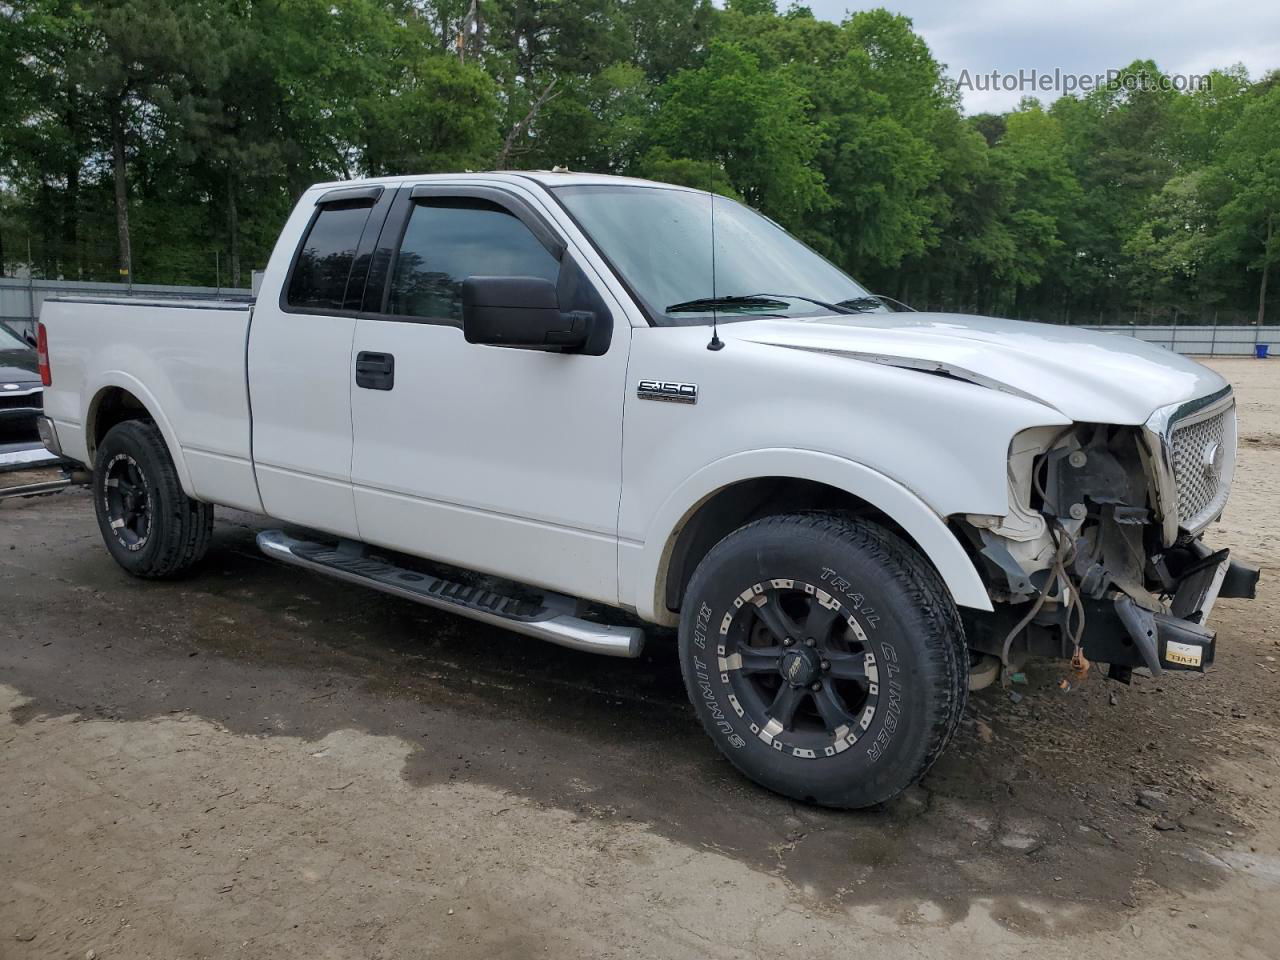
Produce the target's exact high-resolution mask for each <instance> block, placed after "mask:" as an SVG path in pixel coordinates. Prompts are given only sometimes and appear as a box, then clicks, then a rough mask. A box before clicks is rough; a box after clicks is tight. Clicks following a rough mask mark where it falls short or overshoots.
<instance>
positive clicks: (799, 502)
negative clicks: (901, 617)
mask: <svg viewBox="0 0 1280 960" xmlns="http://www.w3.org/2000/svg"><path fill="white" fill-rule="evenodd" d="M806 510H827V511H831V512H839V513H845V514H852V515H854V516H859V517H865V518H867V519H869V520H874V521H875V522H876V523H878V524H880V525H881V526H883V527H885V528H886V529H889V530H892V531H893V532H894V533H896V534H897V535H898V536H899V537H901V538H902V539H903V540H904V541H905V542H906V543H908V544H910V545H911V546H912V547H913V548H915V550H916V551H917V552H918V553H920V555H921V556H922V557H924V553H923V551H921V550H920V547H919V544H917V543H916V542H915V540H914V539H913V538H912V537H911V535H910V534H908V533H907V531H906V530H904V529H903V528H902V527H901V526H900V525H899V524H898V523H897V522H895V521H894V520H893V518H891V517H890V516H889V515H888V514H886V513H885V512H884V511H882V510H879V509H877V508H876V507H874V506H872V505H871V504H869V503H867V502H866V501H865V500H863V499H861V498H860V497H855V496H854V495H853V494H851V493H849V492H848V491H847V490H841V489H840V488H839V487H832V486H829V485H827V484H825V483H818V482H817V481H814V480H803V479H798V478H793V477H760V478H757V479H754V480H743V481H741V482H739V483H735V484H731V485H730V486H727V487H724V488H722V489H720V490H717V491H716V492H715V493H713V494H712V495H711V496H709V497H708V498H707V499H705V500H704V501H703V502H702V503H700V504H699V505H698V506H697V507H695V508H694V509H693V511H692V512H691V514H690V515H689V517H688V518H687V519H686V520H685V522H684V524H683V525H682V526H681V527H680V528H679V531H678V532H677V533H676V534H675V536H674V542H673V543H672V545H671V547H670V548H669V551H668V555H667V565H666V573H665V589H664V595H663V598H662V599H663V602H664V604H665V606H666V608H667V609H668V610H670V611H672V612H673V613H674V612H676V611H678V610H679V609H680V605H681V603H682V602H683V600H684V593H685V590H686V588H687V587H688V586H689V580H690V579H691V578H692V577H693V571H694V570H696V569H697V567H698V564H699V563H701V562H702V558H703V557H705V556H706V555H707V554H708V553H709V552H710V551H711V548H712V547H714V546H715V545H716V544H717V543H719V542H720V541H721V540H723V539H724V538H725V537H727V536H728V535H729V534H730V533H732V532H733V531H734V530H737V529H738V528H739V527H741V526H744V525H745V524H748V523H751V522H753V521H755V520H759V519H762V518H763V517H771V516H777V515H779V514H784V513H798V512H801V511H806ZM925 560H926V561H928V558H927V557H925Z"/></svg>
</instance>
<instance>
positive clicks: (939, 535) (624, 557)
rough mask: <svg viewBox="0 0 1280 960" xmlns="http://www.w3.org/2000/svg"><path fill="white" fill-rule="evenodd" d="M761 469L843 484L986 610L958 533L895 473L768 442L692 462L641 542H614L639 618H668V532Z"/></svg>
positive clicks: (961, 598)
mask: <svg viewBox="0 0 1280 960" xmlns="http://www.w3.org/2000/svg"><path fill="white" fill-rule="evenodd" d="M765 477H781V478H789V479H796V480H811V481H815V482H818V483H823V484H826V485H827V486H830V487H835V488H837V489H840V490H844V491H846V492H847V493H850V494H852V495H853V496H855V497H857V498H859V499H861V500H864V501H866V502H867V503H869V504H870V505H871V506H873V507H875V508H876V509H878V510H880V511H882V512H883V513H884V514H886V515H887V516H889V517H891V518H892V519H893V520H894V521H895V522H896V523H897V524H899V525H900V526H901V527H902V529H903V530H905V531H906V532H907V533H908V534H909V535H910V537H911V539H912V540H914V541H915V545H916V547H917V548H919V550H920V551H921V552H922V553H923V554H924V555H925V557H926V558H928V560H929V561H930V562H931V563H932V564H933V566H934V568H935V569H936V570H937V571H938V574H939V576H941V577H942V581H943V583H945V584H946V586H947V589H948V590H950V591H951V597H952V599H953V600H954V601H955V602H956V605H957V606H961V607H972V608H974V609H977V610H991V609H992V606H991V598H990V597H989V596H987V589H986V587H985V586H984V585H983V583H982V578H981V577H979V575H978V571H977V570H976V569H975V568H974V565H973V562H972V561H971V560H970V559H969V556H968V554H966V553H965V551H964V548H963V547H962V546H961V545H960V541H959V540H957V539H956V537H955V535H954V534H953V533H952V532H951V531H950V530H949V529H948V528H947V525H946V523H945V522H944V520H943V518H942V517H941V516H939V515H938V514H937V513H936V512H934V511H933V510H932V509H931V508H930V507H929V506H928V505H927V504H926V503H925V502H924V501H923V500H921V499H920V498H919V497H918V496H916V495H915V494H914V493H912V492H911V491H910V490H909V489H907V488H906V487H905V486H903V485H902V484H900V483H898V482H897V481H896V480H893V479H890V478H889V477H886V476H885V475H884V474H881V473H877V472H876V471H875V470H872V469H870V468H869V467H864V466H862V465H861V464H858V463H854V462H853V461H851V460H845V459H842V458H841V457H836V456H832V455H831V454H827V453H818V452H816V451H811V450H795V449H785V448H775V449H766V450H753V451H750V452H746V453H737V454H733V455H731V456H728V457H724V458H723V459H721V460H717V461H715V462H713V463H710V464H708V465H707V466H705V467H703V468H702V469H700V470H699V471H698V472H697V473H695V474H693V475H692V476H690V477H689V478H687V479H686V480H685V481H684V482H683V483H682V484H680V486H679V487H677V488H676V489H675V490H674V491H673V492H672V493H671V494H670V495H669V496H668V497H667V498H666V500H665V501H664V502H663V504H662V506H661V507H660V508H659V509H658V512H657V514H656V515H655V516H654V517H653V518H652V520H651V521H650V523H649V525H648V528H647V532H646V536H645V540H644V542H643V543H642V544H632V545H628V544H627V543H626V542H625V541H624V542H623V544H622V550H621V556H620V558H619V559H620V570H619V572H620V579H621V581H622V582H621V584H620V586H621V587H622V590H621V592H622V595H623V596H624V597H626V596H627V595H630V596H632V597H633V598H634V604H635V609H636V612H637V613H638V614H639V615H640V616H641V617H643V618H644V619H646V620H651V621H654V622H657V623H670V622H672V616H671V613H670V611H668V610H667V609H666V606H665V603H664V599H663V598H664V595H665V581H666V569H667V562H668V559H669V554H670V551H671V547H672V545H673V544H674V542H675V536H676V534H677V533H678V532H679V531H680V529H681V528H682V527H683V526H684V525H685V523H687V522H688V520H689V518H690V517H691V516H693V514H694V513H695V511H696V510H697V509H698V508H699V507H700V506H701V505H702V504H703V503H704V502H705V501H706V500H707V498H709V497H710V496H712V495H713V494H715V493H716V492H717V491H719V490H722V489H724V488H726V487H728V486H731V485H733V484H735V483H740V482H742V481H745V480H755V479H760V478H765Z"/></svg>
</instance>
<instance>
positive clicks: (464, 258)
mask: <svg viewBox="0 0 1280 960" xmlns="http://www.w3.org/2000/svg"><path fill="white" fill-rule="evenodd" d="M559 272H560V262H559V261H558V260H556V258H555V257H553V256H552V255H551V254H550V253H548V252H547V248H546V247H544V246H543V245H542V244H541V243H539V242H538V239H537V238H536V237H535V236H534V235H533V234H532V233H530V232H529V228H528V227H526V226H525V225H524V224H523V223H521V222H520V220H519V219H518V218H517V217H516V216H515V215H514V214H511V213H509V212H508V211H506V210H504V209H503V208H502V207H500V206H498V204H496V203H490V202H489V201H487V200H476V199H463V198H446V197H441V198H438V199H433V200H429V201H427V202H425V203H424V202H419V203H416V204H414V207H413V210H412V212H411V213H410V215H409V223H408V225H407V226H406V227H405V232H404V239H403V240H402V241H401V242H400V252H399V253H398V254H397V256H396V263H395V272H394V273H393V274H392V279H391V299H390V302H389V303H388V306H387V310H388V312H390V313H393V314H397V315H400V316H407V317H423V318H427V319H432V320H448V321H450V322H452V323H456V324H459V325H461V323H462V281H463V280H465V279H467V277H542V278H544V279H546V280H550V281H551V282H552V283H555V282H556V278H557V276H558V275H559Z"/></svg>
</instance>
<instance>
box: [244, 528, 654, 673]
mask: <svg viewBox="0 0 1280 960" xmlns="http://www.w3.org/2000/svg"><path fill="white" fill-rule="evenodd" d="M258 549H259V550H261V551H262V552H263V553H265V554H266V555H267V556H269V557H274V558H275V559H277V560H283V561H284V562H285V563H289V564H292V565H294V566H295V567H303V568H304V569H307V570H311V571H314V572H316V573H323V574H325V575H327V576H330V577H336V578H337V579H339V580H346V581H347V582H348V583H358V584H361V585H362V586H366V587H370V588H372V589H374V590H379V591H381V592H382V593H389V594H391V595H392V596H395V597H401V598H403V599H405V600H412V601H413V602H414V603H421V604H425V605H426V606H428V607H437V608H439V609H441V610H448V611H450V612H451V613H456V614H460V615H461V616H464V617H470V618H471V619H472V620H479V621H480V622H481V623H489V624H493V625H494V626H498V627H504V628H505V629H507V630H510V631H512V632H513V633H520V634H524V635H525V636H527V637H535V638H537V639H539V640H547V641H549V642H550V643H555V644H559V645H560V646H562V647H570V648H572V649H574V650H585V651H587V652H588V653H600V654H604V655H605V656H607V657H638V656H640V651H641V649H642V648H643V647H644V631H643V630H642V629H640V628H639V627H617V626H612V625H610V624H607V623H595V622H593V621H590V620H583V619H582V618H580V617H576V616H573V615H572V611H574V609H575V608H576V602H575V601H574V600H573V599H572V598H570V597H564V596H560V595H558V594H545V595H543V596H542V597H540V598H539V599H538V600H521V599H518V598H516V597H509V596H504V595H503V594H498V593H493V592H490V591H488V590H485V589H483V588H482V587H469V586H466V585H464V584H460V583H455V582H453V581H451V580H444V579H442V578H440V577H436V576H432V575H431V574H428V573H420V572H419V571H417V570H409V569H406V568H404V567H397V566H396V565H395V564H393V563H391V562H389V561H387V560H383V559H380V558H378V557H375V556H369V555H367V554H366V553H365V552H364V548H363V545H362V544H355V543H350V542H344V543H342V544H340V545H339V546H337V547H330V546H326V545H324V544H319V543H311V542H310V541H306V540H298V539H296V538H294V537H291V536H289V535H288V534H286V533H284V531H282V530H263V531H262V532H261V533H259V534H258Z"/></svg>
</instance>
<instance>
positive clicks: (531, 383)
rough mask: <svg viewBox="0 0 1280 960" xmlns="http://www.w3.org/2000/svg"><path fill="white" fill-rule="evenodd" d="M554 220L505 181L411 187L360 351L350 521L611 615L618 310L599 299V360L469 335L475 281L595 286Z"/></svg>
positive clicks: (384, 258) (622, 372) (620, 382)
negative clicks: (465, 322)
mask: <svg viewBox="0 0 1280 960" xmlns="http://www.w3.org/2000/svg"><path fill="white" fill-rule="evenodd" d="M544 211H545V208H542V207H541V201H540V200H539V198H538V197H536V196H535V195H534V194H533V193H532V192H529V191H525V190H522V189H517V188H515V187H514V186H510V185H508V186H503V187H498V186H480V185H476V184H474V183H472V184H465V185H463V184H459V185H448V184H440V183H433V184H431V185H429V186H426V185H424V186H419V187H416V188H415V187H403V188H401V189H400V191H399V195H398V196H397V198H396V200H395V202H394V204H393V207H392V212H391V214H390V216H389V217H388V219H387V223H386V226H385V228H384V229H383V234H382V239H381V240H380V241H379V255H378V257H375V264H376V266H375V268H374V274H371V276H370V284H371V285H373V284H375V283H381V284H382V286H381V287H380V288H379V292H378V295H379V296H380V302H376V303H373V302H371V301H369V300H368V299H366V312H365V313H364V314H362V315H361V316H360V317H359V318H358V319H357V321H356V330H355V338H354V346H353V350H352V356H353V359H354V361H355V367H354V368H353V370H352V374H353V381H352V388H353V389H352V393H351V422H352V431H353V452H352V461H351V480H352V485H353V490H354V495H355V508H356V518H357V522H358V525H359V529H360V537H361V539H362V540H365V541H366V542H369V543H373V544H377V545H381V546H385V547H388V548H392V549H396V550H401V551H404V552H406V553H410V554H416V555H419V556H426V557H431V558H436V559H439V560H442V561H447V562H449V563H451V564H455V565H458V566H462V567H466V568H469V569H474V570H479V571H482V572H486V573H491V574H495V575H498V576H503V577H508V578H510V579H514V580H518V581H521V582H525V583H531V584H536V585H539V586H543V587H547V588H550V589H553V590H558V591H562V592H564V593H568V594H571V595H575V596H581V597H586V598H590V599H595V600H600V601H602V602H607V603H616V602H617V597H618V584H617V561H618V541H617V522H618V500H619V495H620V490H621V463H622V456H621V454H622V406H623V398H624V393H625V389H624V388H625V377H626V367H627V352H628V349H629V347H630V336H629V334H630V326H629V325H628V324H627V323H626V322H625V321H624V322H619V323H612V321H611V314H612V316H617V317H622V316H623V313H622V311H621V309H618V308H617V307H616V306H615V308H614V309H613V310H612V311H610V310H609V309H608V307H607V306H606V305H605V304H606V302H607V298H608V297H609V294H608V293H607V292H604V293H603V296H604V298H605V300H600V306H601V307H602V308H603V311H602V312H603V316H602V317H599V321H600V322H603V323H612V333H611V336H610V337H609V340H608V345H607V347H606V348H605V349H604V350H603V352H600V353H599V355H594V356H592V355H585V354H582V353H554V352H546V351H542V350H528V349H517V348H510V347H497V346H487V345H479V344H469V343H467V342H466V340H465V338H464V337H463V331H462V314H461V287H462V281H463V280H465V279H466V278H467V277H469V276H524V277H542V278H545V279H548V280H551V281H553V282H556V283H557V284H558V285H559V287H560V289H561V290H567V289H570V288H574V284H575V283H576V284H579V285H581V283H586V284H588V285H590V284H591V281H590V280H589V279H588V277H587V275H586V274H585V273H584V272H583V270H582V268H581V267H579V266H578V263H577V261H576V260H575V259H574V257H573V251H572V250H571V249H570V248H569V247H568V246H567V245H566V243H565V241H564V240H563V239H562V237H561V236H560V235H559V233H558V232H557V231H556V229H555V228H554V227H553V225H552V222H553V221H552V219H551V218H550V217H549V216H548V215H546V213H545V212H544ZM594 289H599V290H602V291H603V290H604V286H603V285H602V284H597V285H595V287H594ZM599 298H600V295H599V294H597V300H599ZM565 307H566V304H565V295H564V294H562V295H561V308H562V309H565ZM599 312H601V311H597V313H599ZM361 370H364V371H365V373H364V375H363V376H362V374H361ZM370 371H372V373H371V372H370Z"/></svg>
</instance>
